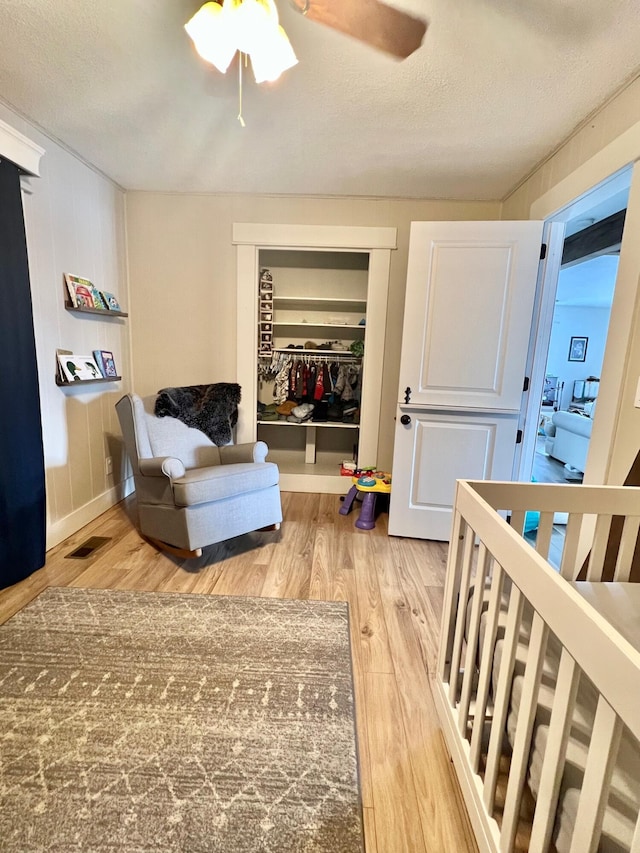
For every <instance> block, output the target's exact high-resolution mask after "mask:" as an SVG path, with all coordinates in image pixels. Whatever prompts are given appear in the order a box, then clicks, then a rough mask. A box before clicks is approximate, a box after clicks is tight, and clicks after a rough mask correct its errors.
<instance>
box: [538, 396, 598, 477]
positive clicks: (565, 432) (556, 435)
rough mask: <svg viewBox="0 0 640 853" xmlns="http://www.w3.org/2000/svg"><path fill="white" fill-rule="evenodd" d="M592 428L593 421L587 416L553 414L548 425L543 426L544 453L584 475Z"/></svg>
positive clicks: (573, 413)
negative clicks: (544, 434) (545, 438)
mask: <svg viewBox="0 0 640 853" xmlns="http://www.w3.org/2000/svg"><path fill="white" fill-rule="evenodd" d="M589 414H591V415H592V414H593V412H590V413H589ZM592 426H593V421H592V419H591V417H590V416H589V415H587V414H584V415H583V414H580V413H578V412H564V411H561V412H554V414H553V417H552V418H551V421H550V423H548V424H547V425H546V426H545V433H546V435H547V440H546V442H545V446H544V449H545V452H546V453H548V454H549V456H552V457H553V458H554V459H557V460H558V461H559V462H564V463H565V464H566V465H568V466H569V467H571V468H574V469H575V470H577V471H580V472H581V473H584V469H585V465H586V461H587V452H588V450H589V440H590V438H591V427H592Z"/></svg>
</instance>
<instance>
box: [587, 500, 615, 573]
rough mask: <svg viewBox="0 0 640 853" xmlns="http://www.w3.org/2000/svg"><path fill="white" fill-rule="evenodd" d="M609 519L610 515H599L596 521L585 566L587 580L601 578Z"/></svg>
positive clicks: (609, 528) (607, 540)
mask: <svg viewBox="0 0 640 853" xmlns="http://www.w3.org/2000/svg"><path fill="white" fill-rule="evenodd" d="M611 519H612V516H611V515H599V516H598V520H597V521H596V529H595V533H594V535H593V545H592V546H591V554H590V555H589V565H588V567H587V580H588V581H599V580H602V567H603V566H604V557H605V554H606V552H607V543H608V542H609V531H610V530H611Z"/></svg>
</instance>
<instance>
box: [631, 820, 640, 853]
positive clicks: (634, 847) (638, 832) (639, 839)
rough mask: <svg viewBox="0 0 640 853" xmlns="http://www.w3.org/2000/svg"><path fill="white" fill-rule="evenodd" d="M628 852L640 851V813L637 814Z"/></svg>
mask: <svg viewBox="0 0 640 853" xmlns="http://www.w3.org/2000/svg"><path fill="white" fill-rule="evenodd" d="M629 853H640V815H639V816H638V820H637V821H636V828H635V832H634V833H633V838H632V839H631V847H630V848H629Z"/></svg>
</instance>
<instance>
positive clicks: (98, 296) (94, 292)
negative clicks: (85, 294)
mask: <svg viewBox="0 0 640 853" xmlns="http://www.w3.org/2000/svg"><path fill="white" fill-rule="evenodd" d="M89 289H90V290H91V296H93V307H94V308H99V309H100V310H101V311H108V310H109V309H108V307H107V303H106V302H105V300H104V298H103V296H102V293H100V291H99V290H98V288H97V287H95V285H93V284H92V285H91V286H90V288H89Z"/></svg>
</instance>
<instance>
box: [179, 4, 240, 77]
mask: <svg viewBox="0 0 640 853" xmlns="http://www.w3.org/2000/svg"><path fill="white" fill-rule="evenodd" d="M230 11H231V7H225V6H221V5H220V4H219V3H213V2H212V3H205V4H204V6H202V7H201V8H200V9H199V10H198V11H197V12H196V13H195V15H194V16H193V17H192V18H191V19H190V20H189V21H187V23H186V24H185V25H184V28H185V30H186V31H187V34H188V35H189V37H190V38H191V40H192V42H193V44H194V46H195V49H196V50H197V51H198V53H199V55H200V56H201V57H202V58H203V59H204V60H205V62H209V63H210V64H211V65H214V66H215V67H216V68H217V69H218V71H220V72H221V73H222V74H225V73H226V71H227V68H228V67H229V65H230V64H231V60H232V59H233V57H234V56H235V53H236V50H237V48H236V46H235V44H233V40H232V38H231V36H232V32H233V27H232V24H231V20H230V14H229V12H230Z"/></svg>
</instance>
